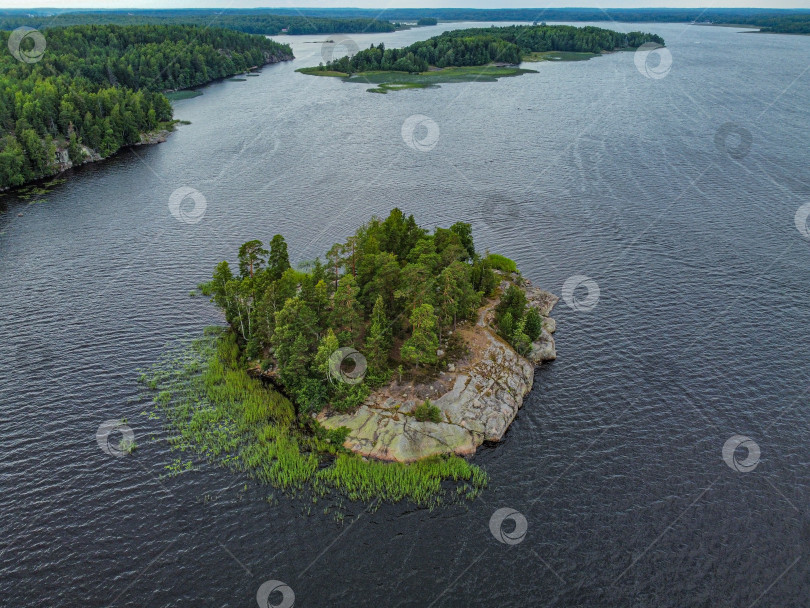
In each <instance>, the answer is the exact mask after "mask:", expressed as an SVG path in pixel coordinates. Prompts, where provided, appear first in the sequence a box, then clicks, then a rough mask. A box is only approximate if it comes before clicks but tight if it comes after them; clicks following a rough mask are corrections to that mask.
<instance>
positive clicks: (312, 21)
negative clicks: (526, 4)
mask: <svg viewBox="0 0 810 608" xmlns="http://www.w3.org/2000/svg"><path fill="white" fill-rule="evenodd" d="M436 20H442V21H524V22H530V23H531V22H536V21H541V20H542V21H547V22H548V21H563V22H565V21H568V22H570V21H591V22H593V21H604V22H609V21H610V22H619V23H701V24H706V23H710V24H717V25H744V26H749V27H759V28H762V31H763V32H764V33H784V34H808V33H810V11H808V10H802V9H769V8H706V9H704V8H637V9H627V8H625V9H621V8H619V9H617V8H604V9H602V8H548V7H538V8H534V9H528V8H503V9H470V8H435V9H434V8H422V9H419V8H388V9H385V10H382V11H380V10H376V9H354V8H314V7H310V8H299V9H285V8H273V9H230V10H229V9H225V10H222V9H217V10H213V9H210V10H204V9H181V10H177V9H165V10H135V11H129V10H128V11H126V12H124V11H115V10H108V11H92V10H85V11H81V10H74V11H70V12H66V13H59V14H53V13H52V11H48V10H44V9H40V10H33V11H20V10H6V11H0V29H14V28H17V27H20V26H24V25H28V26H31V27H36V28H43V27H57V26H68V25H79V24H117V25H129V24H144V23H153V24H164V25H167V24H172V23H174V24H189V25H208V26H214V27H224V28H229V29H236V30H239V31H243V32H247V33H258V34H266V35H269V36H272V35H276V34H280V33H282V32H284V31H285V30H286V33H288V34H292V35H303V34H326V33H346V34H350V33H360V32H366V33H375V32H387V31H394V30H395V29H397V28H399V27H403V26H405V27H407V26H406V25H405V24H404V23H403V22H411V23H413V22H421V23H419V25H430V24H433V21H436Z"/></svg>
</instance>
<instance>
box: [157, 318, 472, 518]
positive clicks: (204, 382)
mask: <svg viewBox="0 0 810 608" xmlns="http://www.w3.org/2000/svg"><path fill="white" fill-rule="evenodd" d="M141 381H142V382H143V383H145V384H146V385H147V386H148V387H149V388H150V389H152V390H153V391H155V393H156V394H155V396H154V399H153V402H154V406H155V408H156V409H157V410H158V411H159V412H160V413H161V414H162V415H163V417H164V419H165V421H166V426H167V428H168V429H169V430H170V431H171V438H170V442H171V444H172V446H173V447H175V448H176V449H179V450H191V451H193V452H195V453H198V454H200V455H201V456H202V457H204V458H206V459H208V460H209V461H211V462H215V463H217V464H220V465H224V466H229V467H231V468H234V469H236V470H239V471H244V472H247V473H248V474H249V475H251V476H253V477H254V478H256V479H258V480H259V481H260V482H263V483H267V484H269V485H271V486H273V487H275V488H279V489H280V490H282V491H286V492H289V493H296V492H298V491H301V490H306V491H309V492H311V493H312V495H313V500H317V498H318V497H323V496H327V495H332V494H338V495H341V496H344V497H346V498H349V499H350V500H357V501H371V500H375V499H376V500H382V501H390V502H398V501H403V500H407V501H411V502H413V503H415V504H417V505H420V506H426V507H430V508H433V507H435V506H437V505H440V504H443V503H446V502H452V501H455V500H458V499H472V498H474V497H475V496H476V495H477V494H478V493H479V492H480V491H481V490H482V489H483V488H484V487H486V484H487V476H486V473H485V472H484V471H483V470H482V469H480V468H479V467H477V466H475V465H473V464H470V463H469V462H467V461H466V460H464V459H463V458H459V457H457V456H450V457H435V458H430V459H426V460H423V461H420V462H416V463H412V464H402V463H387V462H379V461H373V460H365V459H363V458H360V457H358V456H356V455H355V454H353V453H351V452H348V451H347V450H345V449H344V448H343V447H342V446H341V445H339V443H340V442H338V445H335V443H334V441H335V439H334V438H335V434H334V433H331V434H330V433H326V432H323V431H324V430H323V429H319V428H318V425H317V423H315V422H314V421H312V420H310V419H300V418H297V416H296V412H295V408H294V407H293V404H292V403H291V402H290V400H289V399H287V398H286V397H285V396H284V395H282V394H281V393H279V392H278V391H275V390H273V389H271V388H269V387H267V386H265V385H264V384H263V383H262V382H261V381H260V380H258V379H256V378H253V377H251V376H250V375H249V374H248V373H247V372H246V371H245V365H244V361H243V358H242V354H241V351H240V349H239V345H238V343H237V341H236V337H235V336H234V334H233V333H231V332H230V331H227V330H224V329H222V328H209V329H208V330H206V332H205V335H204V336H203V337H202V338H199V339H197V340H193V341H192V342H190V343H189V344H187V345H185V346H182V347H179V348H176V349H174V350H172V351H170V352H169V353H168V354H167V355H166V356H164V357H162V358H161V360H160V361H158V363H156V364H155V365H154V366H153V367H152V368H151V369H149V370H147V371H145V372H144V373H143V374H142V376H141ZM313 431H314V432H313ZM338 436H339V434H338ZM453 488H455V490H456V491H455V492H452V491H451V490H452V489H453Z"/></svg>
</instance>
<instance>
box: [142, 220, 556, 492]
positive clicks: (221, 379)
mask: <svg viewBox="0 0 810 608" xmlns="http://www.w3.org/2000/svg"><path fill="white" fill-rule="evenodd" d="M200 288H201V290H202V292H203V293H204V294H206V295H208V296H210V297H211V299H212V301H213V302H214V303H216V304H217V306H218V307H219V308H220V309H221V310H222V312H223V313H224V316H225V320H226V321H227V328H215V329H212V330H211V331H210V332H209V333H208V335H207V336H206V337H204V338H202V339H200V340H198V341H195V342H194V343H192V345H191V347H190V348H189V349H188V350H185V351H183V352H181V353H179V354H177V353H175V354H172V355H171V356H170V357H168V358H167V360H166V362H165V365H163V364H160V365H157V366H156V368H155V369H154V370H151V371H150V372H149V373H147V374H145V375H144V378H143V380H144V382H145V383H147V384H148V385H149V386H150V388H153V389H155V390H156V391H158V393H157V396H156V397H155V404H156V407H157V409H158V410H160V411H161V412H162V413H163V415H165V417H166V419H167V423H168V426H169V428H170V429H171V430H172V431H173V437H174V439H173V441H174V442H176V444H177V445H178V446H180V447H182V448H189V447H190V448H192V449H195V450H197V451H199V452H200V453H203V454H205V455H206V456H207V457H209V458H211V459H213V460H216V461H218V462H222V463H225V464H228V465H230V466H236V467H237V468H239V469H240V470H244V471H248V472H249V473H251V474H253V475H255V476H256V477H257V478H259V479H261V480H262V481H266V482H268V483H270V484H272V485H274V486H277V487H280V488H282V489H291V490H298V489H300V488H303V487H305V486H306V487H308V488H309V489H310V490H311V491H313V492H314V493H315V494H317V495H320V494H322V493H325V492H327V491H337V492H339V493H342V494H344V495H346V496H348V497H350V498H353V499H371V498H375V497H376V498H382V499H387V500H402V499H406V498H407V499H409V500H412V501H413V502H416V503H419V504H435V503H436V502H437V501H439V500H441V497H442V496H444V495H445V491H446V490H447V484H443V482H445V481H452V482H454V483H455V484H457V485H460V487H458V488H457V489H458V490H459V491H458V492H456V493H452V495H453V496H455V497H463V496H466V497H467V498H471V497H473V496H475V495H476V494H477V493H478V492H479V491H480V490H481V489H482V488H483V487H485V485H486V483H487V476H486V473H485V472H484V471H483V470H481V469H480V468H479V467H478V466H476V465H475V464H472V463H471V462H469V461H468V460H467V458H466V457H468V456H471V455H472V454H474V452H475V450H476V448H477V447H478V446H480V445H481V444H482V443H483V442H484V441H498V440H500V439H501V438H502V437H503V435H504V433H505V432H506V429H507V428H508V427H509V425H510V424H511V422H512V421H513V420H514V418H515V416H516V414H517V411H518V409H519V408H520V407H521V406H522V404H523V398H524V397H525V395H526V394H527V393H528V392H529V391H530V390H531V387H532V384H533V381H534V369H535V365H537V364H538V363H540V362H542V361H549V360H552V359H554V358H555V357H556V351H555V345H554V339H553V337H552V334H553V332H554V330H555V323H554V320H553V319H552V318H551V317H549V313H550V312H551V310H552V308H553V307H554V305H555V303H556V302H557V298H556V296H554V295H552V294H550V293H548V292H545V291H543V290H541V289H538V288H536V287H534V286H533V285H532V284H531V283H530V282H529V281H528V280H526V279H525V278H524V277H522V276H521V275H520V273H519V272H518V269H517V267H516V265H515V263H514V262H513V261H512V260H510V259H508V258H506V257H504V256H502V255H498V254H494V253H490V252H484V253H479V252H478V251H477V250H476V248H475V245H474V242H473V234H472V227H471V225H470V224H467V223H464V222H456V223H455V224H453V225H452V226H450V227H449V228H440V227H437V228H435V229H433V230H432V231H430V230H427V229H425V228H422V227H420V226H419V225H418V224H417V223H416V221H415V220H414V218H413V216H405V215H404V214H403V213H402V211H400V210H399V209H394V210H393V211H391V213H390V214H389V216H388V217H387V218H385V219H382V218H377V217H372V218H371V220H370V221H368V222H367V223H365V224H363V225H362V226H360V228H358V229H357V231H356V232H355V233H354V234H353V235H352V236H350V237H349V238H348V239H347V240H346V241H345V242H342V243H336V244H335V245H333V246H332V247H331V248H330V249H329V251H328V252H326V255H325V256H324V259H323V260H321V259H320V258H318V259H315V260H313V261H309V262H304V263H301V264H299V265H298V268H293V267H292V266H291V265H290V260H289V256H288V253H287V243H286V241H285V240H284V237H283V236H281V235H278V234H277V235H275V236H273V237H272V238H271V239H270V241H269V243H268V245H267V247H265V245H264V243H263V242H262V241H261V240H252V241H248V242H246V243H244V244H243V245H242V246H241V247H240V248H239V252H238V267H237V268H234V269H233V270H232V269H231V265H230V264H229V263H228V262H227V261H223V262H221V263H220V264H218V265H217V267H216V269H215V271H214V273H213V277H212V280H211V281H210V282H208V283H206V284H204V285H201V286H200Z"/></svg>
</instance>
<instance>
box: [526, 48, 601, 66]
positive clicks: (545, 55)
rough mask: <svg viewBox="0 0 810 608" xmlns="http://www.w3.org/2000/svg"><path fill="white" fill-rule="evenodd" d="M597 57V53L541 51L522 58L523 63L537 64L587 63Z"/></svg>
mask: <svg viewBox="0 0 810 608" xmlns="http://www.w3.org/2000/svg"><path fill="white" fill-rule="evenodd" d="M594 57H599V54H598V53H579V52H573V51H542V52H535V53H529V54H527V55H524V56H523V61H527V62H531V63H537V62H540V61H587V60H588V59H593V58H594Z"/></svg>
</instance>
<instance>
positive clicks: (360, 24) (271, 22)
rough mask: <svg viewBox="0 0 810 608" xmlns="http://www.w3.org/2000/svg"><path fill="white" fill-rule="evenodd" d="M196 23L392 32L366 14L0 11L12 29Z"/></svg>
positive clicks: (258, 29)
mask: <svg viewBox="0 0 810 608" xmlns="http://www.w3.org/2000/svg"><path fill="white" fill-rule="evenodd" d="M88 24H91V25H108V24H114V25H146V24H156V25H169V24H182V25H200V26H204V27H209V28H210V27H213V28H226V29H229V30H236V31H239V32H245V33H247V34H263V35H267V36H275V35H277V34H281V33H282V32H284V31H285V30H286V33H288V34H292V35H303V34H353V33H360V32H369V33H379V32H393V31H395V30H396V29H397V26H396V25H394V24H393V23H391V22H390V21H380V20H379V19H370V18H347V19H332V18H323V17H320V18H319V17H302V16H300V15H286V16H282V15H269V14H265V13H264V12H254V13H249V14H245V13H244V12H241V11H204V10H199V11H197V10H194V11H183V10H154V11H126V12H124V11H87V12H84V11H81V12H79V11H77V12H68V13H61V14H57V15H45V14H35V15H21V14H20V13H19V12H18V11H3V12H0V29H4V30H12V29H15V28H18V27H20V26H23V25H27V26H30V27H35V28H37V29H43V28H52V27H63V26H70V25H88Z"/></svg>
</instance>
